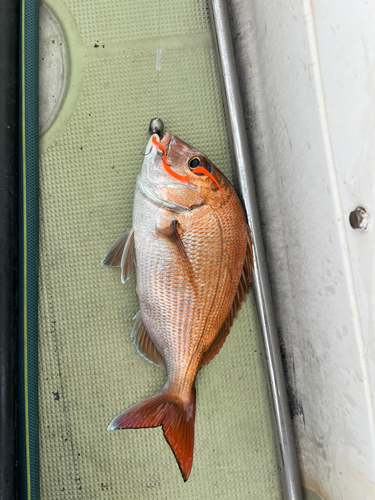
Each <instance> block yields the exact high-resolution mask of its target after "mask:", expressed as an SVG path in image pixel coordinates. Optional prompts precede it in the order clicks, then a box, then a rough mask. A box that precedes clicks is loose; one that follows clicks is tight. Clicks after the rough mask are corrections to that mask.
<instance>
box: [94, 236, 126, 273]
mask: <svg viewBox="0 0 375 500" xmlns="http://www.w3.org/2000/svg"><path fill="white" fill-rule="evenodd" d="M129 234H130V231H126V233H124V234H123V235H122V236H120V238H119V239H118V240H117V241H116V242H115V243H114V244H113V245H112V246H111V248H110V249H109V250H108V253H107V255H106V256H105V257H104V259H103V260H102V262H101V264H102V266H111V267H120V266H121V258H122V254H123V252H124V247H125V244H126V241H127V239H128V236H129Z"/></svg>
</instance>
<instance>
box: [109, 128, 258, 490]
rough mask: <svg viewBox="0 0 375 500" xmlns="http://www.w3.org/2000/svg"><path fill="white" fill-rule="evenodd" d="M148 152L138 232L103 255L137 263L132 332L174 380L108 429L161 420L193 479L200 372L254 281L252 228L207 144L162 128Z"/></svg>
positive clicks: (127, 268) (125, 266) (126, 270)
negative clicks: (197, 145) (204, 149)
mask: <svg viewBox="0 0 375 500" xmlns="http://www.w3.org/2000/svg"><path fill="white" fill-rule="evenodd" d="M146 150H147V151H149V153H148V154H147V155H145V158H144V162H143V166H142V169H141V171H140V173H139V175H138V178H137V184H136V190H135V196H134V206H133V227H132V230H131V231H130V232H129V233H128V234H127V235H125V236H123V237H122V238H120V239H119V240H118V242H117V243H116V244H115V245H113V246H112V247H111V249H110V251H109V253H108V255H107V257H106V259H105V260H104V261H103V263H104V264H107V265H119V264H118V262H117V261H118V259H119V255H121V263H120V266H121V267H122V274H123V276H124V278H125V279H127V278H129V276H130V274H131V267H132V262H133V260H134V261H135V262H136V269H137V294H138V298H139V304H140V316H137V321H136V322H135V326H134V330H133V333H132V336H133V337H134V342H135V344H136V346H137V349H138V351H139V352H140V353H141V354H142V356H144V357H145V358H146V359H148V360H150V361H152V362H154V363H156V364H159V365H160V366H162V367H164V368H165V369H166V371H167V375H168V379H167V382H166V384H165V385H164V387H163V388H161V389H160V390H159V391H157V392H156V393H155V394H154V395H152V396H150V397H149V398H146V399H145V400H144V401H142V402H141V403H138V404H136V405H134V406H133V407H131V408H129V409H128V410H126V411H125V412H123V413H121V414H120V415H118V416H117V417H116V418H115V419H114V420H113V421H112V423H111V424H110V425H109V427H108V429H109V430H114V429H126V428H140V427H156V426H158V425H162V427H163V431H164V435H165V437H166V439H167V441H168V442H169V444H170V446H171V448H172V450H173V452H174V454H175V456H176V459H177V461H178V464H179V466H180V469H181V472H182V475H183V477H184V480H187V478H188V477H189V474H190V470H191V466H192V461H193V449H194V419H195V387H194V383H195V378H196V375H197V373H198V371H199V369H200V367H201V366H203V365H206V364H207V363H209V361H210V360H211V359H213V357H214V356H215V355H216V354H217V352H219V350H220V348H221V347H222V345H223V343H224V341H225V338H226V336H227V335H228V333H229V330H230V327H231V325H232V323H233V319H234V317H235V316H236V313H237V310H238V308H239V307H240V302H241V301H242V300H243V299H244V294H245V292H246V291H247V289H248V285H249V284H250V274H251V271H250V269H249V268H248V267H247V262H249V261H250V257H249V255H251V245H250V246H249V234H250V233H249V230H248V226H247V224H246V219H245V214H244V211H243V208H242V206H241V203H240V201H239V199H238V197H237V195H236V193H235V192H234V190H233V188H232V186H231V185H230V183H229V182H228V180H227V179H226V178H225V177H224V176H223V175H222V174H221V172H220V171H219V170H218V169H217V168H216V167H215V166H213V165H212V164H211V163H210V162H209V160H208V159H207V158H206V157H205V156H204V155H203V154H202V153H201V152H199V151H197V150H195V149H194V148H192V147H191V146H189V145H188V144H186V143H185V142H183V141H181V140H180V139H178V138H177V137H175V136H173V135H171V134H166V135H165V136H164V138H163V139H162V141H161V142H160V138H159V136H158V135H157V134H153V135H152V137H151V138H150V141H149V143H148V145H147V147H146ZM193 160H194V161H193ZM190 164H191V165H193V166H192V167H190ZM249 252H250V253H249ZM246 256H248V257H247V258H246ZM245 258H246V261H245Z"/></svg>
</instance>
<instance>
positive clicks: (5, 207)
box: [0, 0, 19, 500]
mask: <svg viewBox="0 0 375 500" xmlns="http://www.w3.org/2000/svg"><path fill="white" fill-rule="evenodd" d="M18 29H19V3H18V0H1V1H0V498H1V500H14V498H16V489H17V467H16V464H17V453H16V452H17V438H16V436H17V411H16V402H17V255H18V252H17V251H15V249H16V248H17V242H18V238H17V234H18V213H17V193H18V155H17V151H18V66H19V60H18V53H19V51H18V40H19V31H18Z"/></svg>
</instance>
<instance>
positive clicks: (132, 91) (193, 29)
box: [39, 0, 282, 500]
mask: <svg viewBox="0 0 375 500" xmlns="http://www.w3.org/2000/svg"><path fill="white" fill-rule="evenodd" d="M154 3H155V6H154V7H152V9H151V7H150V5H149V4H147V10H146V9H145V8H144V7H142V5H141V3H137V2H136V1H135V0H132V1H130V2H127V4H126V5H125V3H122V2H118V1H114V0H113V1H111V2H110V1H109V0H107V1H106V2H102V1H101V2H100V1H90V2H89V1H86V0H85V1H81V2H78V1H72V0H67V1H66V4H64V3H63V2H62V0H55V1H54V2H53V3H52V2H51V4H48V5H49V7H50V8H51V10H53V11H54V13H55V15H56V17H57V18H58V20H59V22H60V23H61V24H62V27H63V30H64V36H65V39H66V43H67V44H68V48H69V52H70V65H71V66H70V70H69V71H68V72H67V74H69V75H70V81H69V82H68V85H67V93H66V96H65V102H64V103H63V104H62V108H61V110H60V112H59V114H58V115H57V118H56V121H55V123H54V124H53V126H52V128H51V129H50V130H49V131H48V132H47V133H46V134H45V136H44V137H43V138H42V140H41V149H42V151H43V153H42V155H41V164H40V177H41V179H40V180H41V185H40V189H41V200H40V203H41V212H40V219H41V220H40V222H41V240H40V245H41V268H40V316H39V326H40V376H39V379H40V396H39V397H40V446H41V495H42V498H44V499H46V500H50V499H51V500H54V499H76V498H77V499H80V498H83V499H87V500H91V499H101V498H106V499H113V500H115V499H125V498H126V499H146V498H149V499H165V498H171V499H203V498H204V499H214V498H215V499H216V498H221V499H229V498H238V499H244V498H250V499H253V500H262V499H264V500H279V499H281V498H282V494H281V489H280V477H279V469H278V461H277V446H276V443H275V440H274V436H273V430H272V415H271V411H270V406H269V399H268V389H267V381H266V375H265V372H264V368H263V362H262V357H263V354H262V347H261V342H260V338H259V329H258V323H257V318H256V312H255V308H254V304H253V300H252V296H251V295H249V296H248V297H247V301H246V303H245V304H244V305H243V307H242V310H241V311H240V314H239V317H238V318H237V320H236V321H235V323H234V326H233V328H232V331H231V333H230V335H229V337H228V339H227V341H226V343H225V345H224V347H223V349H222V351H221V352H220V353H219V355H218V356H217V357H216V358H215V359H214V361H212V363H210V364H209V365H208V367H206V368H204V369H203V370H202V371H201V372H200V374H199V375H198V379H197V384H196V385H197V414H196V426H195V431H196V433H195V451H194V462H193V468H192V472H191V476H190V479H189V481H188V482H187V483H184V482H183V480H182V477H181V474H180V471H179V468H178V466H177V463H176V461H175V459H174V456H173V454H172V452H171V450H170V448H169V446H168V444H167V443H166V441H165V440H164V438H163V433H162V430H161V429H160V428H159V429H140V430H126V431H116V432H107V430H106V428H107V425H108V424H109V422H110V421H111V420H112V418H113V417H114V416H116V415H117V414H118V413H120V412H121V411H123V410H124V409H126V408H127V407H129V406H130V405H132V404H134V403H136V402H138V401H140V400H142V399H143V398H144V397H146V396H148V395H150V394H152V393H153V392H154V391H155V390H157V389H158V388H160V387H161V386H162V384H163V383H164V380H165V372H163V371H162V370H161V369H159V368H157V367H155V366H153V365H151V364H150V363H148V362H147V361H145V360H144V359H143V358H141V357H140V356H139V354H138V353H137V351H136V349H135V347H134V345H133V343H132V339H131V338H130V332H131V329H132V325H133V320H132V318H133V317H134V315H135V313H136V312H137V310H138V299H137V295H136V293H135V276H134V275H133V276H132V278H131V279H130V281H128V282H127V283H126V284H125V285H122V284H121V281H120V274H119V270H118V269H108V268H103V267H101V266H100V261H101V260H102V258H103V257H104V256H105V254H106V252H107V250H108V248H109V246H110V245H111V244H112V243H113V241H114V240H116V239H117V237H119V236H120V235H121V234H122V233H123V232H124V231H125V230H127V229H129V228H130V227H131V213H132V205H133V192H134V184H135V179H136V176H137V173H138V171H139V169H140V166H141V164H142V159H143V157H142V154H141V153H142V152H143V150H144V147H145V144H146V141H147V139H148V134H147V127H148V123H149V120H150V118H152V117H153V116H155V115H159V116H160V117H161V118H162V119H163V120H164V121H165V124H166V128H167V130H168V131H171V132H173V133H174V134H176V135H178V136H180V137H181V138H182V139H183V140H185V141H187V142H189V143H191V144H193V145H194V146H195V147H197V148H199V149H201V150H202V151H203V152H205V153H206V154H207V155H208V157H209V158H210V159H211V160H212V161H213V162H214V163H215V164H216V165H217V166H218V168H220V169H221V170H222V171H223V173H225V175H227V177H228V178H229V179H230V180H231V181H232V182H233V183H234V185H236V179H235V178H234V168H233V162H232V159H231V155H230V149H229V142H228V134H227V130H226V125H225V115H224V110H223V104H222V97H221V93H220V80H219V74H218V68H217V64H216V60H215V53H214V51H213V47H212V39H211V33H210V31H209V22H208V17H207V16H208V14H207V12H208V11H207V5H206V3H205V2H204V1H202V0H199V1H198V2H197V1H196V0H195V1H192V0H184V1H183V2H165V3H163V2H160V4H158V3H157V2H154ZM167 4H168V5H169V4H171V5H172V4H173V5H174V9H175V10H173V9H172V8H169V7H168V5H167ZM104 5H106V6H108V9H105V8H104ZM68 7H69V9H70V10H69V9H68ZM176 9H178V11H176ZM159 10H160V16H159ZM150 12H151V13H150ZM65 16H66V17H65ZM69 16H71V17H69ZM146 20H147V25H146V24H145V23H146ZM161 20H162V21H161ZM182 20H183V22H182ZM162 22H164V23H165V24H164V26H165V27H164V28H163V31H162V30H161V29H160V28H159V26H160V25H161V24H162ZM142 23H143V24H142ZM120 25H121V30H119V28H118V27H119V26H120ZM111 27H112V29H111ZM168 27H169V28H168ZM167 28H168V29H167ZM168 30H169V31H168ZM172 35H173V36H172ZM148 37H155V38H148ZM95 39H97V40H100V42H101V43H102V45H104V48H103V47H102V46H100V47H96V48H95V47H94V46H93V44H92V43H91V42H92V41H95ZM138 39H139V40H138ZM70 40H74V41H75V42H76V43H75V44H69V42H70ZM77 40H78V42H79V43H78V42H77ZM113 41H116V44H112V45H111V43H112V42H113ZM107 42H108V44H107ZM159 47H162V64H161V71H156V69H155V55H156V49H157V48H159ZM99 51H100V52H99ZM77 61H78V62H77ZM78 66H79V70H77V67H78ZM74 93H75V94H76V98H75V99H72V98H71V95H72V94H74ZM69 94H71V95H69Z"/></svg>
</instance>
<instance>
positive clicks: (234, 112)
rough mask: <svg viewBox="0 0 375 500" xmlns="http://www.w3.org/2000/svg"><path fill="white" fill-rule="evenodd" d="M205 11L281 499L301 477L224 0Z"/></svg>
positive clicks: (289, 496)
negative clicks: (246, 248)
mask: <svg viewBox="0 0 375 500" xmlns="http://www.w3.org/2000/svg"><path fill="white" fill-rule="evenodd" d="M211 14H212V19H213V25H214V32H215V36H216V43H217V48H218V52H219V58H220V63H221V72H222V78H223V84H224V92H225V97H226V104H227V110H228V116H229V121H230V129H231V135H232V141H233V151H234V155H235V160H236V166H237V172H238V177H239V182H240V188H241V192H242V196H243V200H244V203H245V208H246V212H247V217H248V221H249V226H250V229H251V232H252V237H253V251H254V273H253V290H254V296H255V301H256V305H257V309H258V314H259V323H260V327H261V332H262V336H263V342H264V348H265V354H266V361H267V367H268V374H269V380H270V384H271V392H272V399H273V408H274V413H275V420H276V427H277V433H278V438H279V443H280V451H281V459H282V462H283V464H282V465H283V468H282V485H283V492H284V499H285V500H302V489H301V482H300V476H299V470H298V464H297V456H296V451H295V445H294V437H293V430H292V423H291V417H290V413H289V406H288V400H287V393H286V386H285V378H284V372H283V366H282V362H281V354H280V346H279V339H278V335H277V330H276V323H275V317H274V312H273V305H272V297H271V290H270V284H269V278H268V271H267V264H266V259H265V253H264V247H263V241H262V233H261V228H260V223H259V216H258V207H257V203H256V197H255V189H254V180H253V174H252V168H251V159H250V152H249V146H248V139H247V134H246V127H245V119H244V114H243V109H242V103H241V95H240V89H239V84H238V77H237V69H236V63H235V58H234V51H233V45H232V37H231V31H230V25H229V19H228V11H227V4H226V0H211Z"/></svg>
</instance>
